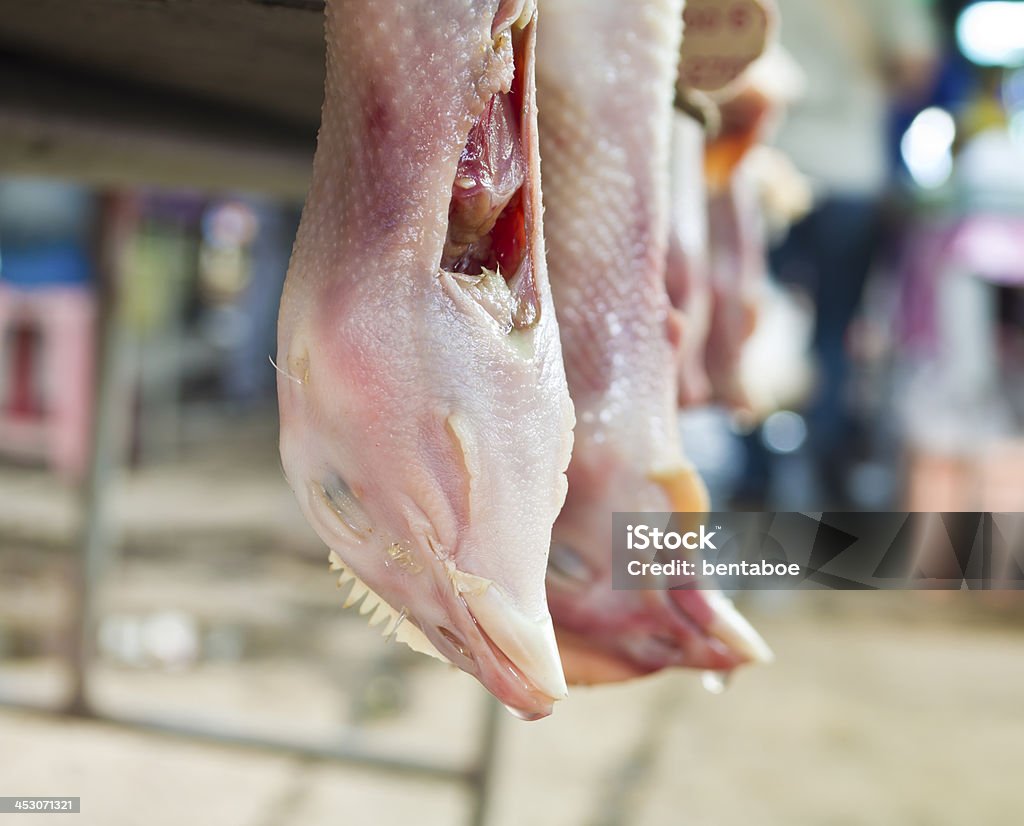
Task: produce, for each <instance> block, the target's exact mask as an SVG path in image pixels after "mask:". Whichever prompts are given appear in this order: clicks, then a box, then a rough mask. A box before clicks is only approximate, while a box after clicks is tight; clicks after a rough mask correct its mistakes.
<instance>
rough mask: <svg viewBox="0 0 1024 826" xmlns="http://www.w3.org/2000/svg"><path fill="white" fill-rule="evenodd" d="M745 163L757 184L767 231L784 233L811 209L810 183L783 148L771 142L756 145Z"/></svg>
mask: <svg viewBox="0 0 1024 826" xmlns="http://www.w3.org/2000/svg"><path fill="white" fill-rule="evenodd" d="M745 164H746V167H747V170H748V174H749V175H750V177H751V178H753V180H754V183H755V186H756V187H757V190H758V195H759V196H760V200H761V209H762V211H763V213H764V219H765V224H766V228H767V230H768V233H769V235H771V236H775V237H777V236H780V235H782V234H784V233H785V232H786V231H787V230H788V228H789V227H790V226H792V225H793V224H795V223H796V222H797V221H799V220H800V219H801V218H803V217H804V216H805V215H806V214H807V213H808V212H810V211H811V207H812V206H813V205H814V192H813V191H812V189H811V183H810V181H809V180H808V179H807V177H806V176H805V175H804V174H803V173H802V172H800V170H798V169H797V168H796V165H795V164H794V163H793V161H792V160H790V158H789V156H788V155H786V153H785V152H783V151H781V150H780V149H776V148H775V147H774V146H764V145H761V146H755V147H754V148H753V149H751V150H750V154H749V155H748V156H747V159H746V161H745Z"/></svg>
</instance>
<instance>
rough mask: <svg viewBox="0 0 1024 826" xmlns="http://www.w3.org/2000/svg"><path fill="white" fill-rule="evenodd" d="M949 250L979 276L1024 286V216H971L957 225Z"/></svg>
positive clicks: (1004, 283) (999, 282) (995, 281)
mask: <svg viewBox="0 0 1024 826" xmlns="http://www.w3.org/2000/svg"><path fill="white" fill-rule="evenodd" d="M946 253H947V255H948V256H949V257H950V258H952V259H953V260H954V261H955V262H956V263H957V264H958V265H959V266H960V267H962V268H963V269H964V270H966V271H968V272H970V273H972V274H973V275H976V276H977V277H978V278H984V279H985V280H986V281H991V282H992V283H994V284H1003V285H1007V286H1024V218H1022V217H1021V216H1019V215H985V214H981V215H972V216H970V217H969V218H966V219H964V220H962V221H960V222H959V223H958V224H957V225H956V226H955V227H954V229H953V231H952V234H951V237H950V239H949V241H948V246H947V250H946Z"/></svg>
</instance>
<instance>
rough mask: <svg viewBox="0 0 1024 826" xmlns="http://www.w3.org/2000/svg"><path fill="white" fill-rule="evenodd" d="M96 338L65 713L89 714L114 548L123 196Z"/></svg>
mask: <svg viewBox="0 0 1024 826" xmlns="http://www.w3.org/2000/svg"><path fill="white" fill-rule="evenodd" d="M100 206H101V213H100V228H99V244H98V256H97V260H98V267H97V292H98V299H99V300H98V304H99V314H98V324H97V337H96V348H97V358H96V389H95V393H94V396H93V404H92V422H91V428H92V452H91V456H90V459H89V465H88V467H87V469H86V473H85V479H84V480H83V484H82V499H81V517H80V518H81V522H80V528H79V538H78V543H77V546H78V547H77V549H76V550H77V552H78V553H77V556H76V557H75V562H74V565H75V568H74V579H73V584H72V599H71V603H72V610H71V615H70V621H71V628H70V629H69V630H70V633H69V635H68V638H69V639H70V640H71V644H70V647H69V650H68V665H69V668H70V671H71V693H70V699H69V701H68V704H67V711H68V712H69V713H72V714H79V715H89V714H91V711H92V709H91V705H90V699H89V664H90V661H91V660H92V656H93V649H94V645H95V637H96V619H97V618H96V595H97V592H98V590H99V587H100V584H101V582H102V579H103V576H104V573H105V571H106V568H107V564H108V559H109V556H110V553H111V549H112V545H113V531H112V530H111V525H110V514H109V510H110V507H109V506H110V482H111V478H112V476H113V472H114V469H115V467H116V465H117V458H118V453H119V448H120V445H121V437H122V435H123V433H124V412H125V405H124V404H123V398H124V383H123V381H122V369H121V367H122V364H121V362H122V355H123V353H124V346H123V341H122V339H123V332H122V328H121V301H120V297H121V284H122V280H123V277H124V273H123V270H124V260H123V259H124V252H125V246H126V242H127V241H128V239H129V237H130V236H131V233H132V232H133V231H134V230H135V228H136V225H137V220H138V203H137V199H136V198H135V197H134V196H133V195H131V194H129V193H127V192H122V191H115V192H110V193H107V194H105V195H103V196H102V197H101V199H100Z"/></svg>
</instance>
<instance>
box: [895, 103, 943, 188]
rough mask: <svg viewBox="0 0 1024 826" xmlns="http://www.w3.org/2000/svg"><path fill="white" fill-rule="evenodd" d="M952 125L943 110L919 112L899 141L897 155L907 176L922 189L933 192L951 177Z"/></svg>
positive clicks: (935, 109) (936, 108)
mask: <svg viewBox="0 0 1024 826" xmlns="http://www.w3.org/2000/svg"><path fill="white" fill-rule="evenodd" d="M954 140H956V122H955V121H954V120H953V116H952V115H951V114H950V113H949V112H947V111H946V110H945V109H940V108H939V107H937V106H932V107H929V108H928V109H925V110H924V111H923V112H921V113H920V114H919V115H918V116H917V117H916V118H914V120H913V122H912V123H911V124H910V127H909V128H908V129H907V131H906V133H904V135H903V140H902V141H900V153H901V154H902V156H903V162H904V163H905V164H906V165H907V169H908V170H910V175H911V177H912V178H913V179H914V183H916V184H917V185H918V186H919V187H921V188H922V189H937V188H938V187H940V186H942V185H943V184H945V183H946V182H947V181H949V178H950V176H951V175H952V174H953V141H954Z"/></svg>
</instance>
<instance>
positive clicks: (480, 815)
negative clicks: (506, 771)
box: [469, 695, 504, 826]
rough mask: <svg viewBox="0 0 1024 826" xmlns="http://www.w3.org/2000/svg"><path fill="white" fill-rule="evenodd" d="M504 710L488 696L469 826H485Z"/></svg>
mask: <svg viewBox="0 0 1024 826" xmlns="http://www.w3.org/2000/svg"><path fill="white" fill-rule="evenodd" d="M503 715H504V710H503V709H502V707H501V704H500V703H499V702H498V701H497V700H495V699H494V698H493V697H491V696H490V695H487V699H486V701H485V707H484V719H483V727H482V729H481V731H480V751H479V753H478V754H477V758H476V765H475V767H474V771H473V779H472V785H471V792H472V795H473V805H472V808H471V809H470V814H469V826H484V824H485V823H486V822H487V812H488V808H489V807H490V803H491V794H492V793H493V791H494V762H495V757H496V755H497V751H498V729H499V727H500V725H501V720H502V717H503Z"/></svg>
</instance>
